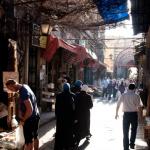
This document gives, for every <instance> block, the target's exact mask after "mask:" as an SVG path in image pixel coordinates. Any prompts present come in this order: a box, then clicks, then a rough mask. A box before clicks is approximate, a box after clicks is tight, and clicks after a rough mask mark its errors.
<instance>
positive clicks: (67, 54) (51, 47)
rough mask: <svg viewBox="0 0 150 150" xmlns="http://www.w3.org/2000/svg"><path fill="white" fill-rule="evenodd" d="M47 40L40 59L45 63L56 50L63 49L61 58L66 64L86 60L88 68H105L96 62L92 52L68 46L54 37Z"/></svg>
mask: <svg viewBox="0 0 150 150" xmlns="http://www.w3.org/2000/svg"><path fill="white" fill-rule="evenodd" d="M47 39H48V40H47V47H46V49H45V50H43V53H42V57H43V58H44V59H45V60H46V61H47V62H49V61H51V59H52V58H53V56H54V54H55V53H56V52H57V50H60V49H61V48H62V49H64V50H63V52H62V57H63V58H64V61H66V62H67V63H71V64H76V63H79V62H83V61H84V60H85V59H88V60H89V62H90V67H91V66H93V67H94V66H95V67H96V66H103V67H105V65H104V64H103V63H102V62H100V61H99V62H98V60H97V56H96V54H95V53H94V52H91V51H89V50H88V49H87V48H85V47H83V46H81V45H77V44H75V45H71V44H68V43H67V42H65V41H64V40H62V39H59V38H58V37H56V36H54V35H49V36H48V38H47Z"/></svg>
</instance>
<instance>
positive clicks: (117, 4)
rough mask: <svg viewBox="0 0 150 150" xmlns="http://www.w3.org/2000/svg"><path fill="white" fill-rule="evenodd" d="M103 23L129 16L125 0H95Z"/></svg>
mask: <svg viewBox="0 0 150 150" xmlns="http://www.w3.org/2000/svg"><path fill="white" fill-rule="evenodd" d="M95 3H96V5H97V8H98V11H99V13H100V15H101V16H102V18H103V20H104V23H106V24H109V23H117V22H119V21H122V20H125V19H128V18H129V14H128V8H127V0H95Z"/></svg>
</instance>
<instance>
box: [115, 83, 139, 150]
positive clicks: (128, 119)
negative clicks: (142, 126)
mask: <svg viewBox="0 0 150 150" xmlns="http://www.w3.org/2000/svg"><path fill="white" fill-rule="evenodd" d="M121 103H122V104H123V107H122V108H123V112H124V115H123V146H124V150H129V145H130V148H131V149H134V146H135V139H136V134H137V127H138V110H139V107H141V106H142V104H141V103H142V102H141V99H140V96H139V95H137V94H135V85H134V84H133V83H132V84H130V85H129V87H128V91H127V93H124V94H122V95H121V97H120V99H119V101H118V103H117V107H116V116H115V118H116V119H117V118H118V110H119V107H120V104H121ZM130 125H131V136H130V141H129V128H130ZM129 142H130V144H129Z"/></svg>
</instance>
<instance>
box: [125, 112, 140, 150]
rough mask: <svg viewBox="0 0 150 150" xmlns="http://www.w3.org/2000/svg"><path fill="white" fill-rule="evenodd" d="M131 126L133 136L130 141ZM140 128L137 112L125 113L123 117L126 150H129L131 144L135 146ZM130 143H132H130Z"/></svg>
mask: <svg viewBox="0 0 150 150" xmlns="http://www.w3.org/2000/svg"><path fill="white" fill-rule="evenodd" d="M130 126H131V134H130V135H131V136H130V141H129V129H130ZM137 127H138V114H137V112H124V115H123V146H124V150H129V144H130V145H132V146H134V145H135V139H136V133H137ZM129 142H130V143H129Z"/></svg>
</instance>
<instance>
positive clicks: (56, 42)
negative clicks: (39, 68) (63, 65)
mask: <svg viewBox="0 0 150 150" xmlns="http://www.w3.org/2000/svg"><path fill="white" fill-rule="evenodd" d="M59 48H63V49H66V50H68V51H70V52H71V53H74V54H76V53H77V50H76V46H74V45H71V44H68V43H67V42H65V41H64V40H62V39H59V38H58V37H56V36H54V35H49V36H48V38H47V46H46V49H45V50H44V51H43V53H42V57H43V58H45V60H46V61H48V62H49V61H50V60H51V59H52V58H53V56H54V54H55V53H56V51H57V49H59Z"/></svg>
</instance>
